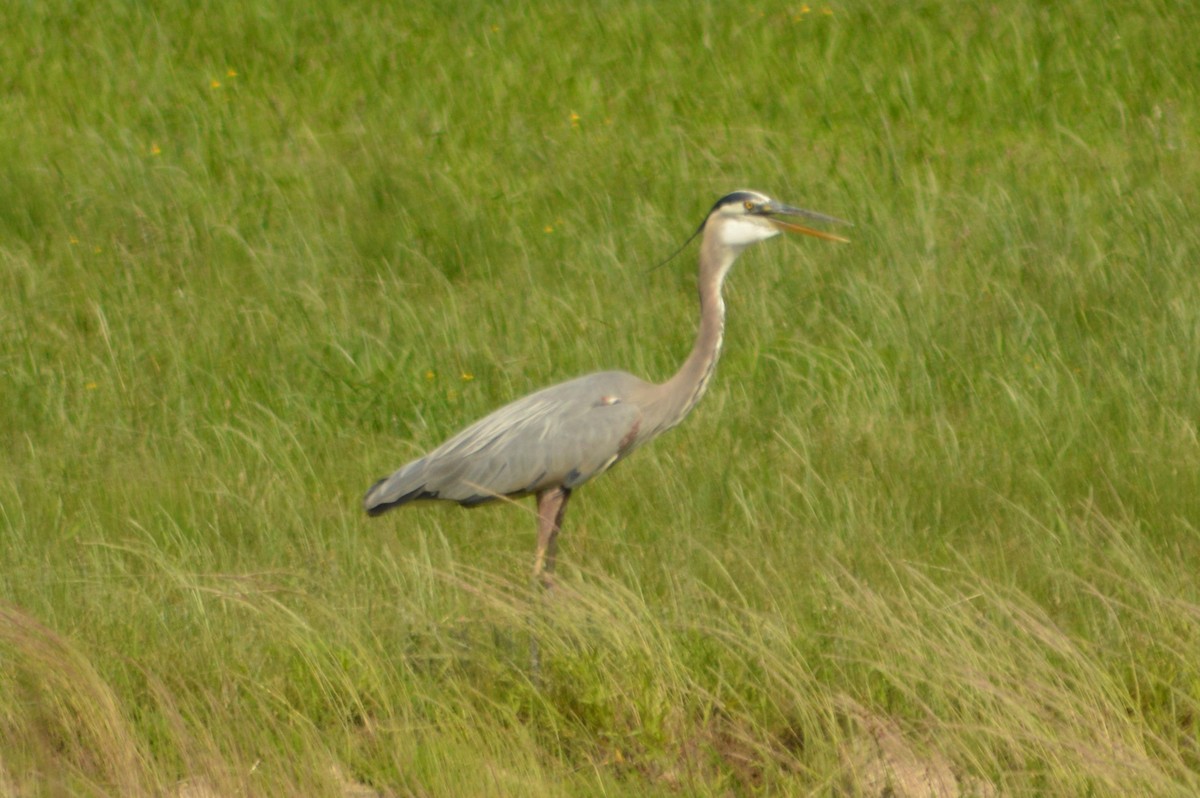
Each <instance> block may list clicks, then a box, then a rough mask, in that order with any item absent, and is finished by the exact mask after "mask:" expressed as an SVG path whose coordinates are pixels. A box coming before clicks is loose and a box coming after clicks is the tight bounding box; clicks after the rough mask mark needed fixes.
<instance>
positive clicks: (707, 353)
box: [660, 236, 738, 429]
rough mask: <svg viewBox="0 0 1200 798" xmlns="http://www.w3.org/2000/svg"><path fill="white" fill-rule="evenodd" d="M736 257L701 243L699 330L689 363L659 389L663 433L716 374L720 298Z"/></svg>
mask: <svg viewBox="0 0 1200 798" xmlns="http://www.w3.org/2000/svg"><path fill="white" fill-rule="evenodd" d="M737 256H738V251H737V250H733V249H730V248H729V247H725V246H722V245H720V244H719V243H718V242H717V241H716V240H714V239H711V238H708V237H707V236H706V237H705V239H704V241H703V242H702V243H701V250H700V264H701V266H700V276H699V289H700V329H699V330H698V331H697V333H696V343H695V344H693V346H692V351H691V353H690V354H689V355H688V357H687V360H685V361H684V362H683V365H682V366H681V367H680V368H679V371H677V372H675V375H674V376H673V377H671V378H670V379H669V380H667V381H666V382H664V383H663V384H662V385H661V386H660V388H661V394H660V396H661V397H662V401H663V408H662V410H663V413H662V418H663V422H662V424H661V429H670V428H671V427H673V426H675V425H676V424H678V423H679V422H680V421H682V420H683V419H684V417H686V416H687V414H688V413H690V412H692V408H693V407H695V406H696V403H697V402H699V401H700V398H701V397H702V396H704V391H705V390H706V389H707V388H708V383H709V380H711V379H712V375H713V372H714V371H715V370H716V366H717V360H718V359H719V358H720V356H721V342H722V340H723V337H724V334H725V302H724V300H723V299H722V298H721V286H722V284H723V283H724V282H725V275H726V274H727V273H728V272H729V267H731V266H732V265H733V262H734V261H735V260H736V259H737Z"/></svg>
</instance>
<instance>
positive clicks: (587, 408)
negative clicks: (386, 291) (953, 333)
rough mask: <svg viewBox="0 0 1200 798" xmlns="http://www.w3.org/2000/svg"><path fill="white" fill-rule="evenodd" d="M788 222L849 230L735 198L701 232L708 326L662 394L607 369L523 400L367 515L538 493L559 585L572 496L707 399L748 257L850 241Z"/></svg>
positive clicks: (477, 427) (460, 439) (386, 484)
mask: <svg viewBox="0 0 1200 798" xmlns="http://www.w3.org/2000/svg"><path fill="white" fill-rule="evenodd" d="M780 216H801V217H805V218H809V219H815V220H818V221H821V222H834V223H837V222H840V221H841V220H839V219H834V218H832V217H829V216H823V215H821V214H817V213H813V212H811V211H805V210H801V209H799V208H793V207H790V206H788V205H784V204H781V203H778V202H776V201H774V200H772V199H770V198H769V197H766V196H764V195H762V194H758V193H756V192H752V191H737V192H734V193H732V194H729V195H726V196H725V197H722V198H721V199H720V200H718V201H717V203H716V204H715V205H714V206H713V208H712V210H711V211H709V213H708V216H707V217H706V218H705V220H704V222H703V224H701V225H700V227H699V229H698V230H697V231H696V233H695V235H701V236H702V238H701V243H700V270H699V279H698V287H699V291H700V327H699V331H698V332H697V335H696V342H695V344H694V345H693V347H692V351H691V354H689V355H688V357H687V359H686V360H685V361H684V363H683V365H682V366H681V367H680V369H679V371H678V372H676V373H675V375H674V376H673V377H671V378H670V379H669V380H667V381H666V382H663V383H659V384H656V383H650V382H646V381H645V380H642V379H639V378H638V377H635V376H634V375H632V374H629V373H627V372H624V371H603V372H598V373H596V374H589V375H587V376H584V377H578V378H576V379H573V380H569V381H567V382H563V383H560V384H558V385H554V386H551V387H549V388H545V389H543V390H540V391H538V392H536V393H533V394H530V395H528V396H526V397H524V398H522V399H518V400H516V401H515V402H512V403H510V404H508V405H505V406H504V407H502V408H500V409H499V410H496V411H495V412H493V413H491V414H490V415H488V416H486V417H484V418H483V419H481V420H479V421H477V422H475V423H474V424H472V425H471V426H469V427H467V428H466V429H465V430H463V431H462V432H460V433H458V434H457V435H455V436H454V437H452V438H450V440H448V441H446V442H445V443H443V444H442V445H441V446H439V447H438V448H436V449H434V450H433V451H431V452H430V453H429V454H427V455H425V456H424V457H421V458H419V459H417V460H414V461H413V462H411V463H409V464H407V465H405V466H404V467H402V468H400V469H399V470H398V471H396V472H395V473H393V474H392V475H391V476H388V477H385V478H383V479H381V480H379V481H378V482H376V483H375V484H374V485H373V486H371V488H370V490H368V491H367V495H366V496H365V498H364V500H363V504H364V506H365V508H366V511H367V512H368V513H369V514H370V515H379V514H380V513H383V512H384V511H386V510H389V509H391V508H393V507H397V506H400V505H402V504H406V503H408V502H411V501H417V500H421V499H441V500H446V501H454V502H458V503H459V504H462V505H464V506H468V507H470V506H474V505H477V504H482V503H484V502H487V501H490V500H492V499H496V498H500V497H502V496H504V497H519V496H526V495H530V494H532V495H535V496H536V497H537V502H538V545H537V558H536V560H535V564H534V575H535V577H537V578H539V579H541V580H542V581H543V582H544V583H546V584H549V574H550V573H551V572H552V571H553V570H554V555H555V546H556V541H557V536H558V531H559V528H560V527H561V524H562V518H563V514H564V513H565V512H566V505H567V501H568V499H569V498H570V496H571V491H572V490H574V489H575V488H577V487H579V486H580V485H582V484H583V483H585V482H587V481H588V480H590V479H592V478H593V477H595V476H597V475H598V474H602V473H603V472H604V471H606V470H607V469H609V468H611V467H612V465H613V464H614V463H616V462H617V461H618V460H620V459H622V458H623V457H626V456H628V455H629V453H630V452H632V451H633V450H634V449H636V448H637V447H638V446H640V445H642V444H644V443H646V442H647V441H649V440H651V439H653V438H654V437H655V436H657V435H659V434H661V433H662V432H664V431H665V430H667V429H670V428H671V427H673V426H675V425H676V424H678V423H679V422H680V421H682V420H683V418H684V417H685V416H686V415H687V414H688V413H689V412H691V409H692V408H693V407H695V405H696V403H697V402H698V401H700V397H701V396H703V394H704V391H705V389H706V388H707V387H708V383H709V380H710V378H711V377H712V374H713V370H714V368H715V367H716V363H717V358H718V357H719V356H720V351H721V341H722V335H723V332H724V324H725V304H724V302H723V301H722V299H721V286H722V284H723V282H724V280H725V276H726V274H728V272H729V269H730V267H732V265H733V262H734V261H735V260H736V259H737V257H738V255H740V254H741V252H742V251H743V250H744V249H745V248H746V247H748V246H750V245H752V244H755V243H757V242H759V241H764V240H766V239H768V238H772V237H774V236H776V235H779V233H780V232H781V231H785V230H786V231H790V232H797V233H804V234H806V235H811V236H816V237H818V238H824V239H827V240H832V241H845V240H846V239H844V238H841V237H839V236H835V235H832V234H830V233H824V232H821V231H817V230H812V229H810V228H807V227H801V226H800V225H797V224H794V223H792V222H787V221H784V220H783V219H780V218H778V217H780ZM693 237H695V236H693Z"/></svg>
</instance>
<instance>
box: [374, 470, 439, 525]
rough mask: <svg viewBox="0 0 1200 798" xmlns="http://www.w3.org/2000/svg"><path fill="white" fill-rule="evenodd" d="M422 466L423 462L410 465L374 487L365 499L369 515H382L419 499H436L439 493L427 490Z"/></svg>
mask: <svg viewBox="0 0 1200 798" xmlns="http://www.w3.org/2000/svg"><path fill="white" fill-rule="evenodd" d="M422 464H423V461H422V460H417V461H416V462H414V463H409V464H408V465H406V466H404V468H401V469H400V470H399V471H397V472H396V473H394V474H392V475H391V476H387V477H384V478H383V479H381V480H379V481H378V482H376V483H375V484H374V485H372V486H371V487H370V489H368V490H367V495H366V496H364V497H363V509H365V510H366V511H367V515H370V516H376V515H380V514H381V513H385V512H387V511H388V510H390V509H392V508H393V507H399V506H400V505H402V504H407V503H408V502H411V501H416V500H417V499H436V498H437V492H436V491H429V490H426V489H425V484H424V481H423V480H421V479H420V476H419V474H420V471H421V468H420V466H421V465H422Z"/></svg>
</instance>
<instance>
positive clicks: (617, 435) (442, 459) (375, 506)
mask: <svg viewBox="0 0 1200 798" xmlns="http://www.w3.org/2000/svg"><path fill="white" fill-rule="evenodd" d="M649 388H651V386H650V385H649V384H648V383H646V382H645V381H643V380H639V379H638V378H637V377H635V376H633V375H632V374H627V373H625V372H623V371H604V372H600V373H598V374H588V375H587V376H585V377H579V378H577V379H574V380H571V381H569V382H564V383H560V384H558V385H554V386H551V387H549V388H544V389H542V390H540V391H538V392H537V393H533V394H530V395H529V396H526V397H523V398H521V399H518V400H516V401H515V402H512V403H510V404H507V405H505V406H504V407H502V408H500V409H499V410H496V411H494V412H493V413H491V414H490V415H488V416H486V417H484V418H483V419H481V420H479V421H477V422H475V423H474V424H472V425H471V426H469V427H467V428H466V429H465V430H463V431H462V432H460V433H458V434H457V435H455V436H454V437H453V438H451V439H450V440H448V441H446V442H445V443H443V444H442V445H441V446H439V447H438V448H436V449H434V450H433V451H432V452H430V453H429V454H427V455H425V456H424V457H422V458H420V459H419V460H415V461H413V462H411V463H409V464H408V465H406V466H404V467H403V468H401V469H400V470H399V471H397V472H396V473H394V474H392V475H391V476H390V477H386V478H385V479H382V480H380V481H379V482H377V483H376V484H375V485H374V486H373V487H372V488H371V490H370V491H369V492H368V493H367V501H366V505H367V512H368V513H370V514H371V515H378V514H380V513H382V512H384V511H385V510H387V509H389V508H391V507H394V506H396V505H399V504H404V503H405V502H409V501H414V500H417V499H445V500H448V501H455V502H458V503H459V504H462V505H464V506H468V507H471V506H474V505H476V504H482V503H483V502H486V501H488V500H490V499H495V498H498V497H500V496H509V497H515V496H526V495H529V494H536V493H538V492H540V491H543V490H545V489H547V488H550V487H554V486H559V485H561V486H562V487H564V488H567V489H568V490H569V489H571V488H575V487H577V486H579V485H582V484H583V483H584V482H587V481H588V480H589V479H591V478H592V477H594V476H596V475H597V474H600V473H601V472H603V471H605V470H606V469H608V468H609V467H611V466H612V465H613V463H615V462H616V461H617V460H619V459H620V458H621V457H624V456H625V455H627V454H629V452H631V451H632V450H633V449H634V448H635V447H636V446H637V444H638V443H639V442H640V441H639V440H638V436H637V431H638V427H639V423H640V421H641V418H642V411H641V409H640V407H639V405H638V404H637V399H636V397H641V396H645V395H646V393H647V391H648V389H649Z"/></svg>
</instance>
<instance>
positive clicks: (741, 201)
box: [697, 191, 849, 250]
mask: <svg viewBox="0 0 1200 798" xmlns="http://www.w3.org/2000/svg"><path fill="white" fill-rule="evenodd" d="M781 217H782V218H781ZM787 217H793V218H795V217H799V218H802V219H807V220H810V221H815V222H822V223H825V224H849V222H845V221H842V220H841V219H835V218H834V217H832V216H826V215H825V214H822V213H815V212H814V211H806V210H804V209H803V208H794V207H792V206H791V205H785V204H784V203H782V202H778V201H776V200H773V199H771V198H770V197H768V196H766V195H765V194H759V193H758V192H757V191H735V192H733V193H732V194H726V195H725V196H724V197H721V199H719V200H717V203H716V204H715V205H713V207H712V210H711V211H709V212H708V216H707V217H706V218H705V220H704V224H703V225H701V229H702V230H703V229H708V228H710V227H712V228H713V229H714V232H715V234H716V235H717V237H718V239H719V240H720V242H721V243H722V244H724V245H725V246H728V247H731V248H733V249H738V250H740V249H744V248H745V247H748V246H750V245H751V244H754V243H757V242H759V241H765V240H766V239H768V238H773V237H775V236H777V235H779V234H780V233H782V232H789V233H802V234H804V235H808V236H814V237H816V238H823V239H825V240H826V241H840V242H842V243H846V242H847V241H848V239H845V238H842V237H841V236H838V235H834V234H833V233H826V232H823V231H821V230H814V229H812V228H811V227H804V226H802V225H799V224H796V223H795V222H791V221H787ZM697 232H699V231H697Z"/></svg>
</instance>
